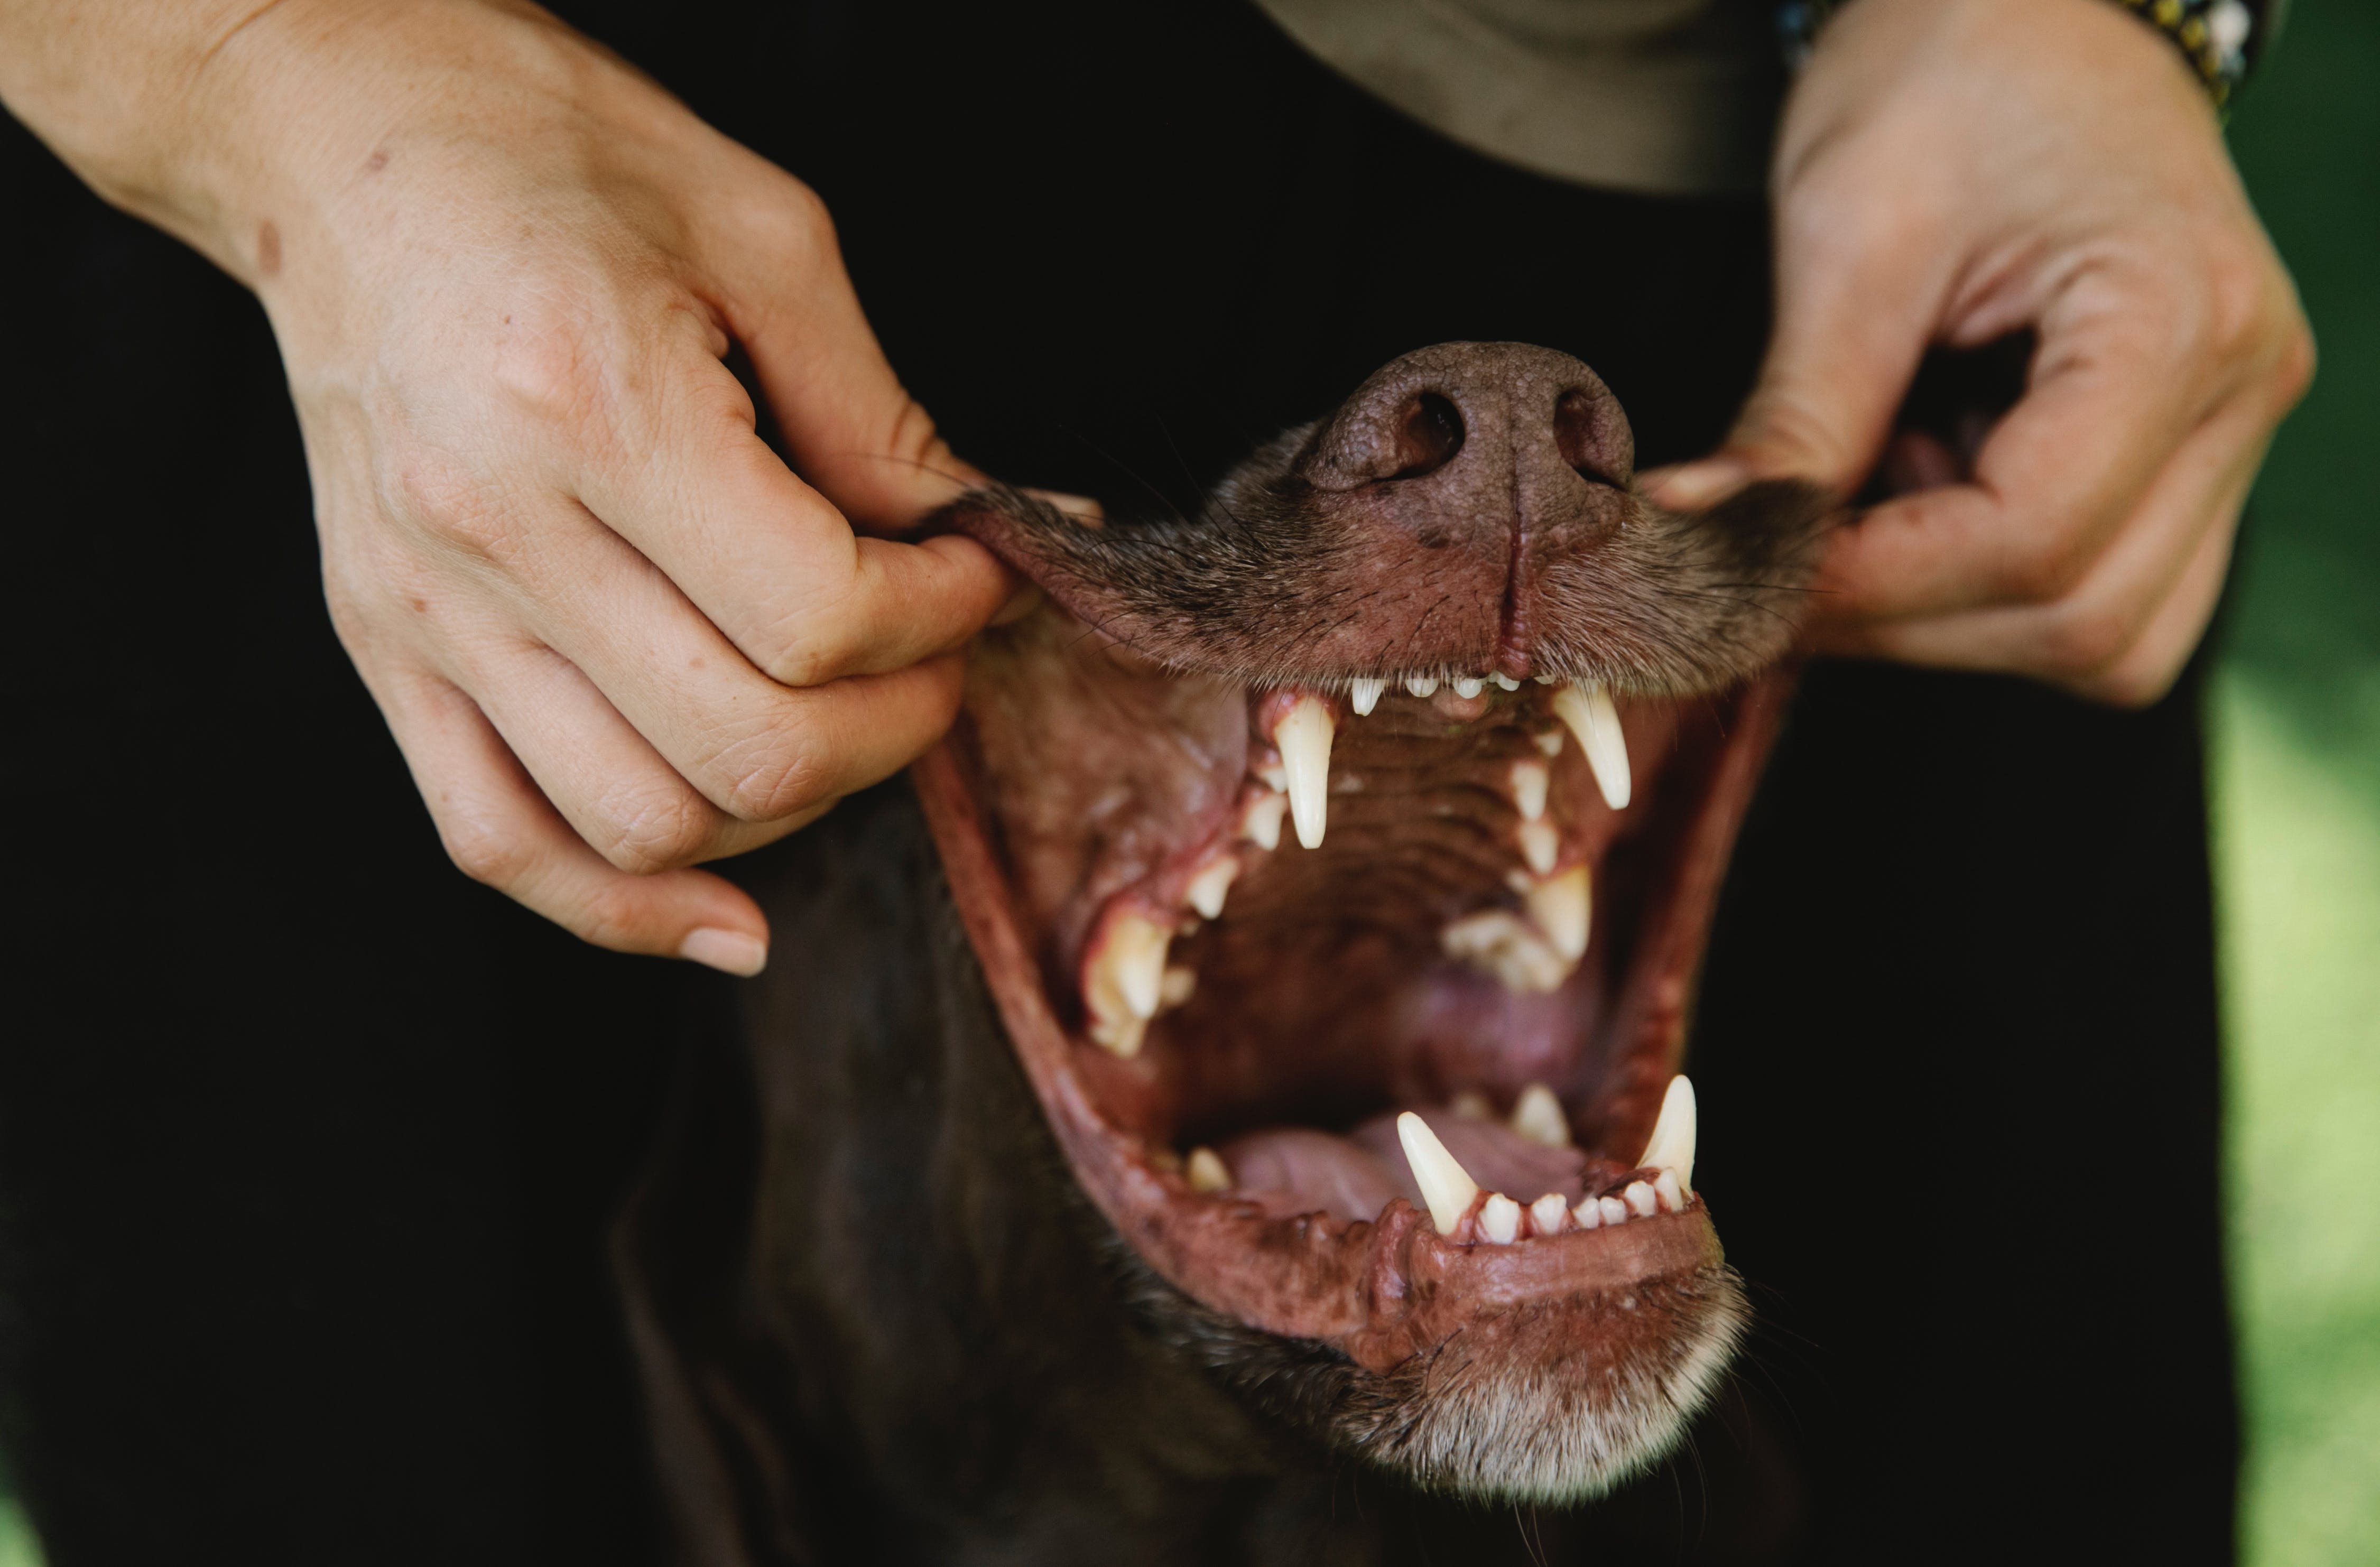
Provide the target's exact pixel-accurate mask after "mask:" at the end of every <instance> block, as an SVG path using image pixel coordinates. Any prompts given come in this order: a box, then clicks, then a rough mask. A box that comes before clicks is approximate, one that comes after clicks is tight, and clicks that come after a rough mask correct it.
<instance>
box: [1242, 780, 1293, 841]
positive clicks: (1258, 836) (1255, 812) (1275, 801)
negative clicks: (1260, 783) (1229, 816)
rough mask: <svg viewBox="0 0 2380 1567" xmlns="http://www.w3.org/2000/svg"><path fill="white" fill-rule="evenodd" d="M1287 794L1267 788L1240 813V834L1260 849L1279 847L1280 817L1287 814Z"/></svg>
mask: <svg viewBox="0 0 2380 1567" xmlns="http://www.w3.org/2000/svg"><path fill="white" fill-rule="evenodd" d="M1288 811H1289V796H1287V795H1284V794H1281V793H1280V792H1279V791H1278V790H1272V789H1268V790H1266V791H1265V792H1264V793H1263V794H1261V795H1258V796H1257V797H1256V798H1255V799H1252V800H1250V801H1249V802H1248V804H1247V808H1246V809H1245V810H1244V811H1242V812H1241V813H1240V836H1241V837H1243V838H1245V839H1246V840H1247V841H1248V842H1249V843H1251V844H1255V845H1256V846H1257V848H1260V849H1277V848H1279V847H1281V818H1282V817H1283V816H1284V815H1286V814H1288Z"/></svg>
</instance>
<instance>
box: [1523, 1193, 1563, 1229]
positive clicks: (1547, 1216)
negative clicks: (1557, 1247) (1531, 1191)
mask: <svg viewBox="0 0 2380 1567" xmlns="http://www.w3.org/2000/svg"><path fill="white" fill-rule="evenodd" d="M1529 1224H1530V1226H1531V1227H1532V1228H1533V1229H1535V1230H1536V1233H1538V1234H1540V1235H1559V1234H1560V1233H1562V1232H1563V1231H1564V1230H1567V1229H1569V1228H1570V1204H1568V1203H1566V1202H1564V1201H1563V1200H1562V1195H1561V1194H1560V1192H1548V1193H1547V1194H1546V1195H1545V1196H1543V1197H1539V1198H1538V1199H1537V1200H1536V1201H1535V1202H1533V1203H1531V1204H1530V1205H1529Z"/></svg>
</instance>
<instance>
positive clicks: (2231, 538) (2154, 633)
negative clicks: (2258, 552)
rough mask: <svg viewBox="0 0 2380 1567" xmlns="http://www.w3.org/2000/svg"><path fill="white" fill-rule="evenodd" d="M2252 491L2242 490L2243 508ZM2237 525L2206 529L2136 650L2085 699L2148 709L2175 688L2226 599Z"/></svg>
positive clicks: (2089, 684)
mask: <svg viewBox="0 0 2380 1567" xmlns="http://www.w3.org/2000/svg"><path fill="white" fill-rule="evenodd" d="M2252 482H2253V480H2252ZM2246 491H2247V486H2246V485H2242V486H2241V487H2240V494H2241V503H2240V504H2244V502H2245V497H2246ZM2237 510H2238V507H2237V505H2236V504H2235V506H2234V521H2233V522H2231V523H2227V524H2225V525H2223V526H2221V527H2216V528H2209V529H2207V531H2206V533H2205V536H2204V537H2203V538H2201V539H2200V540H2199V541H2198V548H2197V549H2196V550H2194V551H2193V552H2192V553H2191V558H2190V565H2188V567H2187V568H2185V569H2184V571H2183V572H2182V574H2181V577H2180V581H2178V582H2177V583H2176V584H2175V587H2174V590H2173V593H2172V595H2171V596H2170V597H2168V599H2167V600H2166V601H2165V603H2164V605H2163V606H2162V607H2161V608H2159V609H2158V611H2157V613H2156V616H2155V619H2153V620H2151V621H2150V622H2149V624H2148V626H2147V628H2146V629H2145V630H2144V631H2143V632H2142V634H2141V637H2140V639H2139V640H2138V641H2136V642H2134V643H2133V644H2132V647H2131V651H2129V652H2127V653H2125V654H2124V656H2123V657H2122V658H2120V659H2119V660H2117V661H2116V662H2114V663H2113V664H2111V665H2109V666H2108V667H2107V669H2106V670H2104V671H2102V672H2101V673H2100V674H2098V675H2097V676H2095V677H2094V678H2093V679H2091V680H2088V681H2085V682H2083V684H2082V685H2081V686H2077V687H2076V689H2077V690H2078V691H2079V692H2080V694H2082V695H2083V696H2086V697H2092V698H2097V699H2098V700H2100V701H2103V702H2112V703H2114V704H2115V705H2116V706H2118V707H2128V708H2137V707H2146V706H2148V705H2149V704H2150V703H2152V702H2154V701H2155V700H2157V699H2158V698H2161V697H2163V696H2164V695H2165V694H2166V693H2167V692H2168V691H2169V690H2171V689H2172V688H2173V683H2174V681H2175V680H2176V679H2178V678H2180V674H2181V671H2182V666H2183V665H2185V664H2187V663H2189V662H2190V657H2191V655H2192V653H2194V652H2196V651H2197V650H2198V643H2199V638H2202V637H2204V635H2205V634H2206V623H2207V622H2208V621H2209V620H2210V619H2212V618H2213V617H2214V614H2215V605H2216V601H2217V600H2219V599H2220V598H2221V597H2222V596H2223V580H2224V577H2226V576H2227V575H2228V573H2229V571H2230V569H2231V550H2232V546H2233V544H2234V543H2235V542H2236V541H2238V539H2239V528H2238V527H2237V523H2236V515H2237Z"/></svg>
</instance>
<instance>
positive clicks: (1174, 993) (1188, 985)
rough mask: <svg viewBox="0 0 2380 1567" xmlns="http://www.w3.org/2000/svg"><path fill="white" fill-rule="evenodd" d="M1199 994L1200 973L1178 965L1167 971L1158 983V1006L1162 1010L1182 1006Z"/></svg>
mask: <svg viewBox="0 0 2380 1567" xmlns="http://www.w3.org/2000/svg"><path fill="white" fill-rule="evenodd" d="M1197 993H1198V971H1197V970H1196V969H1195V968H1184V967H1183V966H1180V965H1178V964H1176V965H1174V966H1171V967H1169V968H1167V969H1166V971H1165V978H1162V979H1160V980H1159V981H1158V983H1157V1004H1158V1005H1159V1006H1160V1008H1172V1007H1177V1006H1180V1005H1181V1004H1182V1003H1183V1002H1186V1001H1188V1000H1189V999H1190V998H1191V997H1192V996H1195V995H1196V994H1197Z"/></svg>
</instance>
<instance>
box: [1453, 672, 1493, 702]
mask: <svg viewBox="0 0 2380 1567" xmlns="http://www.w3.org/2000/svg"><path fill="white" fill-rule="evenodd" d="M1487 684H1488V682H1487V681H1485V680H1483V679H1481V678H1480V677H1479V676H1477V675H1475V674H1458V675H1456V676H1455V677H1454V694H1455V695H1456V696H1458V697H1475V696H1477V695H1478V694H1479V688H1480V687H1481V686H1485V685H1487Z"/></svg>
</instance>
